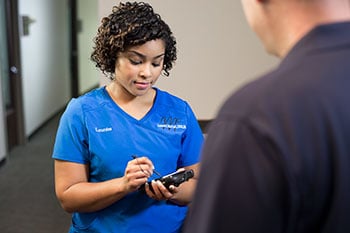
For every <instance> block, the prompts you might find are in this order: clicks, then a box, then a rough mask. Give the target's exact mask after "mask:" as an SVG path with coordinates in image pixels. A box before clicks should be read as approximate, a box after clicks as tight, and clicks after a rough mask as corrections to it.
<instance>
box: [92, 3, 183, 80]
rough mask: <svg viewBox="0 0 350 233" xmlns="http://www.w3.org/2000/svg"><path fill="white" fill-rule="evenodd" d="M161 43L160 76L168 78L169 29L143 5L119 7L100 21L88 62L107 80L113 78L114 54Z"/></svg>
mask: <svg viewBox="0 0 350 233" xmlns="http://www.w3.org/2000/svg"><path fill="white" fill-rule="evenodd" d="M155 39H161V40H163V41H164V43H165V56H164V63H163V74H164V75H165V76H169V70H171V69H172V67H173V63H174V62H175V60H176V59H177V56H176V52H177V50H176V39H175V37H174V36H173V33H172V32H171V30H170V27H169V26H168V25H167V24H166V23H165V22H164V21H163V20H162V19H161V17H160V15H159V14H157V13H155V12H154V11H153V8H152V6H150V5H149V4H147V3H144V2H126V3H120V4H119V5H118V6H114V7H113V8H112V13H111V14H110V15H109V16H108V17H104V18H102V20H101V25H100V26H99V28H98V31H97V35H96V37H95V38H94V43H95V46H94V47H93V52H92V54H91V60H92V61H93V62H94V63H95V65H96V67H98V68H99V69H100V70H101V71H102V72H103V73H104V74H105V75H107V76H108V77H109V78H110V79H113V77H114V71H115V64H116V60H117V56H118V53H120V52H123V51H125V50H126V49H128V48H129V47H131V46H136V45H142V44H144V43H146V42H148V41H151V40H155Z"/></svg>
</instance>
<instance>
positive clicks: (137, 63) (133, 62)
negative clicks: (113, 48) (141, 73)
mask: <svg viewBox="0 0 350 233" xmlns="http://www.w3.org/2000/svg"><path fill="white" fill-rule="evenodd" d="M129 61H130V63H131V64H133V65H139V64H141V63H142V61H136V60H132V59H129Z"/></svg>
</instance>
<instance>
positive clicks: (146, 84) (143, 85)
mask: <svg viewBox="0 0 350 233" xmlns="http://www.w3.org/2000/svg"><path fill="white" fill-rule="evenodd" d="M134 84H135V85H136V87H137V88H139V89H146V88H148V87H149V86H150V85H151V84H150V83H149V82H137V81H135V82H134Z"/></svg>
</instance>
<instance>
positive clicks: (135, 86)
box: [115, 39, 165, 96]
mask: <svg viewBox="0 0 350 233" xmlns="http://www.w3.org/2000/svg"><path fill="white" fill-rule="evenodd" d="M164 55H165V45H164V41H163V40H161V39H157V40H152V41H148V42H146V43H145V44H142V45H138V46H133V47H130V48H129V49H127V50H126V51H124V52H122V53H120V54H118V58H117V61H116V66H115V82H116V84H117V85H118V86H120V87H121V88H122V89H124V90H125V91H126V92H127V93H128V94H130V95H132V96H143V95H145V94H146V93H147V92H148V91H149V90H150V89H151V88H152V86H153V85H154V84H155V83H156V81H157V80H158V77H159V76H160V74H161V72H162V69H163V62H164Z"/></svg>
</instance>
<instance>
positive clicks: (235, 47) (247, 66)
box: [99, 0, 278, 120]
mask: <svg viewBox="0 0 350 233" xmlns="http://www.w3.org/2000/svg"><path fill="white" fill-rule="evenodd" d="M117 2H118V1H115V0H99V16H100V18H101V17H102V16H105V15H107V14H109V13H110V12H111V8H112V6H113V5H115V4H116V3H117ZM147 2H149V3H150V4H151V5H152V6H153V8H154V9H155V11H156V12H158V13H159V14H160V15H161V16H162V18H163V19H164V20H165V21H166V22H167V23H168V24H169V26H170V27H171V29H172V31H173V33H174V35H175V37H176V39H177V43H178V45H177V48H178V60H177V62H176V65H175V67H174V68H173V70H171V71H170V76H169V78H166V77H165V78H161V79H159V81H158V83H157V86H158V87H160V88H161V89H164V90H167V91H169V92H171V93H173V94H175V95H177V96H179V97H181V98H183V99H185V100H187V101H188V102H189V103H190V104H191V106H192V108H193V110H194V111H195V113H196V115H197V117H198V118H199V119H200V120H204V119H213V118H214V117H215V115H216V112H217V110H218V108H219V107H220V106H221V104H222V102H223V101H224V100H225V99H226V98H227V97H228V95H229V94H231V93H232V91H234V90H236V89H237V88H239V87H240V86H241V85H243V84H244V83H246V82H248V81H251V80H252V79H254V78H257V77H258V75H260V74H262V73H263V72H267V71H268V70H269V69H271V68H272V67H273V66H275V65H276V64H277V63H278V60H277V59H276V58H274V57H271V56H270V55H267V54H266V53H265V51H264V49H263V47H262V45H261V44H260V41H258V39H257V37H256V36H255V34H254V33H253V32H252V31H251V30H250V28H249V27H248V24H247V23H246V19H245V17H244V14H243V11H242V7H241V4H240V1H232V0H219V1H211V0H201V1H198V0H186V1H174V0H162V1H159V0H148V1H147ZM106 82H107V79H106V78H104V77H103V78H101V85H104V84H105V83H106Z"/></svg>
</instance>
